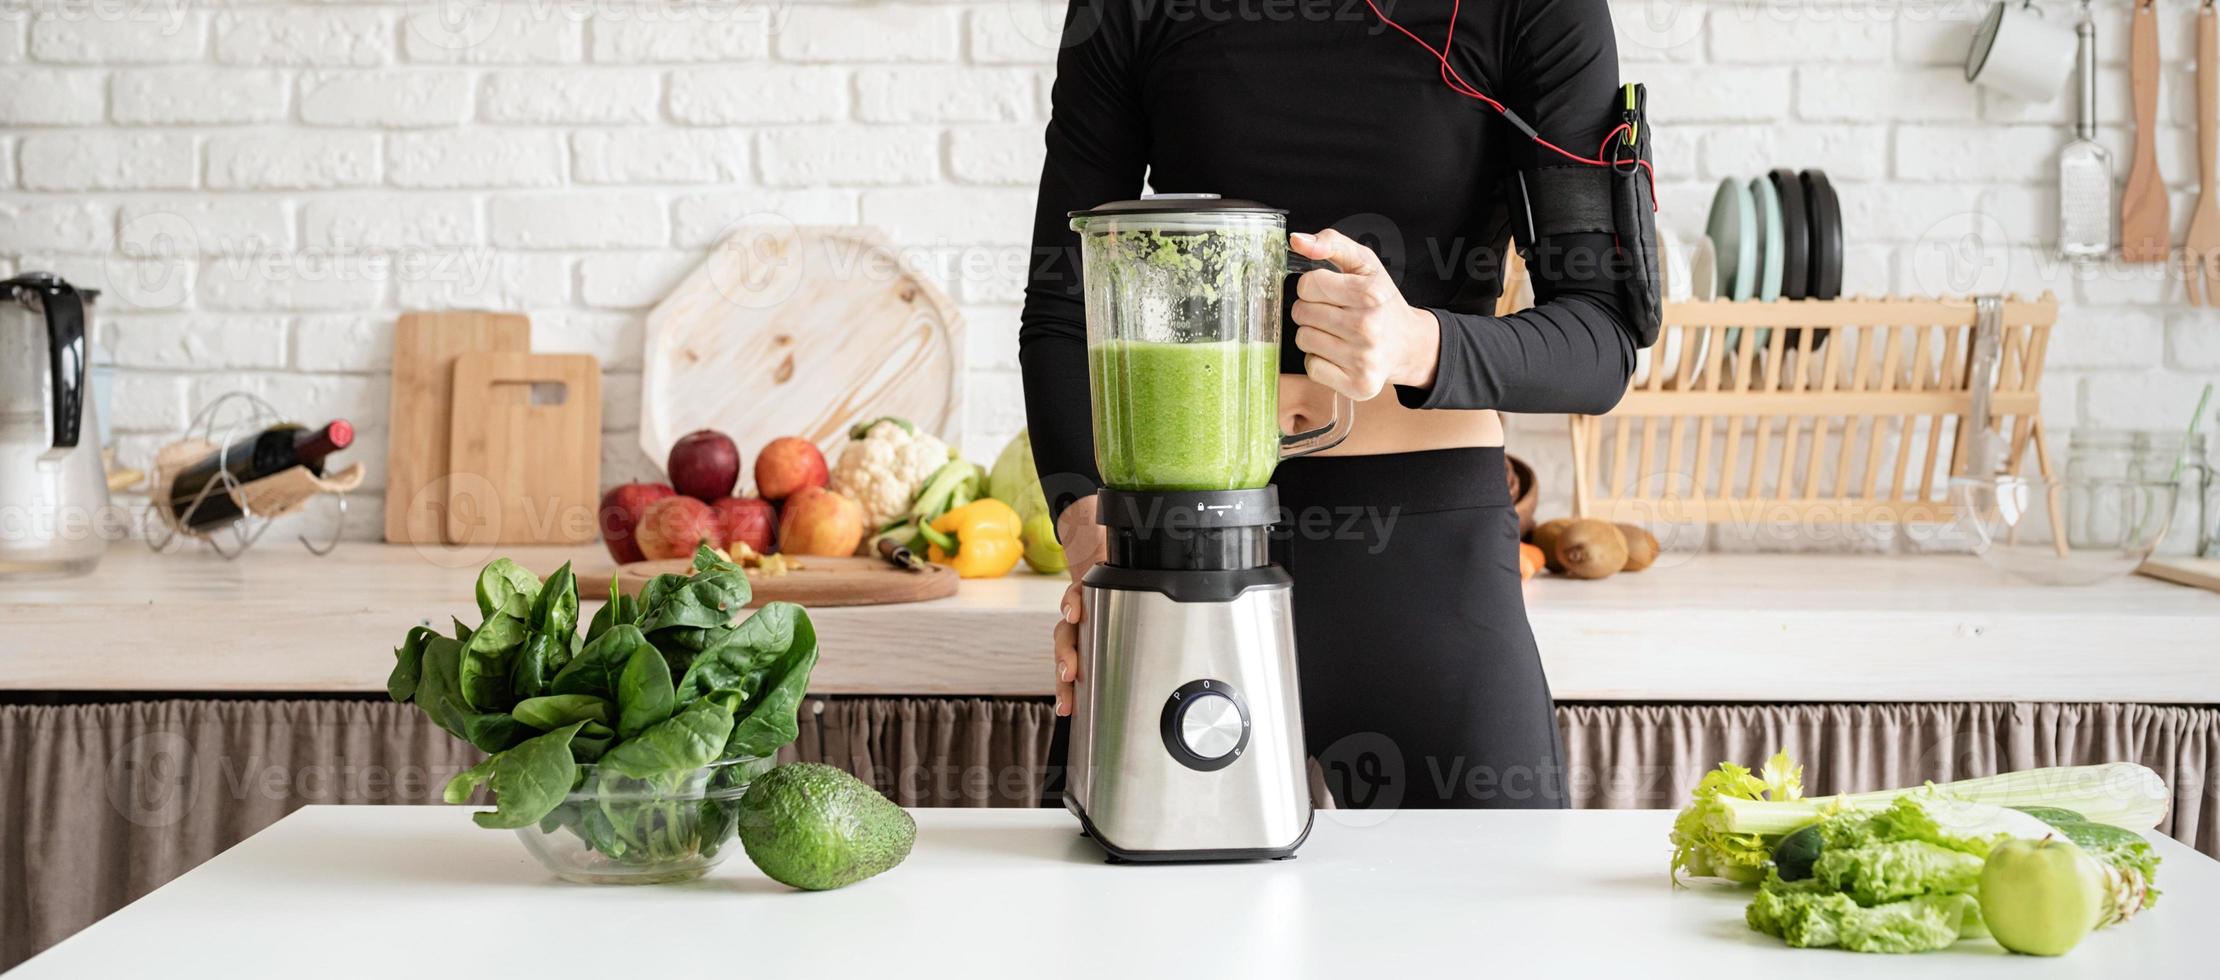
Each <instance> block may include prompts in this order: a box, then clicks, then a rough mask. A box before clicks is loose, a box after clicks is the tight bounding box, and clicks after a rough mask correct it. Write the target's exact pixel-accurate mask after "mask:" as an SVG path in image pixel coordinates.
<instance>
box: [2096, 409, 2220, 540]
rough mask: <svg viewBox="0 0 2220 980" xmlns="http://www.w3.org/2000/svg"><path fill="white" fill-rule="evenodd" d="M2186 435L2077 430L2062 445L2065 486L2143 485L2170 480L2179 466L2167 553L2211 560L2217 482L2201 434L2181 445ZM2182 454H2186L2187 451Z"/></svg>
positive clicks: (2149, 431) (2123, 430)
mask: <svg viewBox="0 0 2220 980" xmlns="http://www.w3.org/2000/svg"><path fill="white" fill-rule="evenodd" d="M2185 435H2186V434H2185V433H2183V432H2179V431H2156V430H2136V429H2075V430H2073V432H2072V434H2070V435H2069V436H2068V437H2067V440H2066V468H2065V482H2068V483H2095V482H2126V483H2145V482H2151V481H2165V480H2169V479H2173V478H2174V477H2173V473H2174V466H2175V461H2176V460H2180V461H2181V476H2180V480H2181V498H2182V499H2181V503H2180V505H2179V507H2180V510H2179V512H2177V513H2176V514H2174V515H2173V517H2174V522H2173V523H2174V533H2173V534H2171V535H2169V537H2168V540H2167V542H2166V544H2165V545H2164V546H2163V547H2164V550H2166V551H2170V552H2171V551H2180V552H2195V553H2196V554H2199V555H2210V554H2212V553H2213V552H2214V549H2215V548H2216V547H2220V540H2216V535H2220V528H2215V527H2214V526H2213V523H2212V519H2211V518H2212V513H2213V504H2214V501H2213V495H2214V491H2215V489H2220V488H2216V486H2215V482H2216V481H2215V479H2214V471H2213V465H2212V462H2211V457H2210V456H2209V455H2208V454H2207V448H2206V447H2207V445H2208V442H2207V440H2206V438H2205V434H2204V433H2202V432H2200V433H2197V434H2196V435H2195V436H2194V437H2190V438H2189V440H2188V441H2187V443H2186V444H2185V443H2184V437H2185ZM2185 450H2186V452H2185Z"/></svg>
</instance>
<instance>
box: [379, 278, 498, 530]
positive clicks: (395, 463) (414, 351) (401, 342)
mask: <svg viewBox="0 0 2220 980" xmlns="http://www.w3.org/2000/svg"><path fill="white" fill-rule="evenodd" d="M531 347H532V323H531V321H530V320H527V319H525V318H524V316H523V315H522V314H518V313H489V312H485V311H481V310H453V311H448V312H442V313H403V314H401V318H400V319H399V320H398V321H395V323H394V324H393V415H392V423H391V424H390V425H388V426H387V427H386V439H387V443H386V457H385V539H386V540H387V541H389V542H392V543H394V544H404V543H417V544H439V543H440V542H441V541H442V540H444V535H445V534H446V526H447V517H446V510H447V489H446V486H445V481H446V476H447V430H448V429H449V428H450V426H451V424H452V420H453V417H454V416H453V412H452V411H451V409H452V407H453V406H452V394H451V389H452V387H453V385H454V377H455V358H456V357H458V356H460V355H462V354H463V353H465V352H467V351H512V352H517V353H522V352H524V351H526V350H530V349H531Z"/></svg>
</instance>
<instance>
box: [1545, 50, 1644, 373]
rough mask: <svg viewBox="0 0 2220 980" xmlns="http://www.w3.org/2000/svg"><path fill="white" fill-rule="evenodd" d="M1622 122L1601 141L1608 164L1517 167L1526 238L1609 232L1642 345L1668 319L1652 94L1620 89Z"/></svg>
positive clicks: (1613, 263)
mask: <svg viewBox="0 0 2220 980" xmlns="http://www.w3.org/2000/svg"><path fill="white" fill-rule="evenodd" d="M1619 91H1620V98H1621V103H1620V106H1619V110H1618V111H1619V113H1620V125H1619V127H1618V131H1617V133H1616V134H1615V135H1613V136H1612V138H1611V139H1610V141H1609V142H1608V143H1607V144H1606V145H1605V146H1604V149H1603V154H1604V155H1603V156H1602V158H1601V159H1602V161H1603V162H1604V163H1605V165H1604V166H1595V165H1593V164H1581V163H1570V162H1568V163H1566V164H1564V165H1563V166H1549V167H1539V168H1536V169H1533V170H1527V171H1522V172H1520V173H1519V184H1520V186H1521V187H1522V188H1523V190H1524V191H1525V196H1526V226H1527V241H1528V242H1531V243H1536V244H1539V243H1541V242H1544V241H1547V240H1548V239H1549V238H1551V237H1552V236H1560V235H1577V234H1604V235H1609V236H1611V240H1612V245H1611V253H1610V254H1609V255H1608V256H1606V257H1604V266H1605V268H1604V270H1603V272H1604V274H1605V275H1607V276H1609V277H1611V279H1612V280H1613V281H1615V282H1616V283H1617V284H1618V291H1619V297H1620V299H1621V301H1622V302H1623V303H1624V304H1625V307H1626V311H1627V315H1628V316H1629V317H1630V318H1631V319H1632V321H1633V323H1632V325H1633V327H1634V331H1635V336H1636V338H1637V339H1638V340H1639V344H1638V346H1641V347H1648V346H1650V345H1651V344H1654V343H1656V342H1657V333H1658V330H1659V328H1660V326H1661V325H1662V323H1663V319H1664V308H1663V299H1662V297H1661V296H1660V294H1659V285H1658V282H1659V281H1658V261H1659V256H1658V254H1657V199H1656V196H1655V193H1654V191H1653V187H1652V184H1651V171H1650V166H1651V164H1650V125H1649V119H1648V102H1649V95H1648V92H1647V90H1646V89H1644V88H1643V86H1641V85H1640V84H1628V85H1624V86H1621V87H1620V90H1619Z"/></svg>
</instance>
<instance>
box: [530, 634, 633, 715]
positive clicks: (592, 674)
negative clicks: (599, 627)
mask: <svg viewBox="0 0 2220 980" xmlns="http://www.w3.org/2000/svg"><path fill="white" fill-rule="evenodd" d="M642 648H645V649H649V650H653V649H654V647H652V646H649V645H648V641H647V637H645V636H642V635H640V628H639V627H637V626H633V625H630V624H625V625H622V626H617V627H614V628H612V629H610V630H609V632H607V633H603V634H601V635H600V636H598V637H595V638H594V641H593V642H592V643H588V644H586V648H585V649H583V650H580V651H578V656H576V657H573V658H571V661H570V663H569V664H568V665H567V666H565V667H564V668H563V670H562V673H559V674H556V675H555V681H554V683H553V684H551V685H550V688H551V689H552V690H553V691H554V692H555V693H557V694H591V695H593V696H595V697H597V698H605V699H608V700H615V699H616V696H617V677H618V675H619V674H622V673H623V672H624V665H625V662H626V661H628V660H631V659H632V653H633V651H635V650H639V649H642Z"/></svg>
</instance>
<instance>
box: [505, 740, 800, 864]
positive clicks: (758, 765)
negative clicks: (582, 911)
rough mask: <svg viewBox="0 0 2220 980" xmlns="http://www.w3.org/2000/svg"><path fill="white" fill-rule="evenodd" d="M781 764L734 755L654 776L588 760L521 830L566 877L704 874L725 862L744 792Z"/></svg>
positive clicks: (543, 858)
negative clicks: (550, 805) (556, 800)
mask: <svg viewBox="0 0 2220 980" xmlns="http://www.w3.org/2000/svg"><path fill="white" fill-rule="evenodd" d="M775 764H776V760H773V759H735V760H733V761H731V762H719V763H716V764H713V765H708V766H704V767H702V768H700V769H694V770H690V771H687V772H680V773H673V774H671V775H669V776H662V777H657V778H654V779H633V778H631V777H629V776H621V775H618V774H617V773H616V772H615V771H614V770H605V769H602V768H600V767H597V766H591V765H581V766H579V767H578V783H577V785H576V786H574V787H572V789H571V791H570V795H569V796H567V797H564V799H563V802H562V803H561V804H559V805H557V806H556V807H555V810H554V812H552V813H549V814H548V815H547V816H546V817H544V818H542V819H541V820H540V822H539V824H538V825H537V826H533V827H525V828H523V829H521V830H518V831H517V832H516V835H517V837H518V838H519V839H521V840H523V841H524V848H525V850H528V851H531V852H532V856H533V857H536V858H538V859H539V860H540V863H541V864H542V865H545V866H546V867H547V870H549V871H552V872H554V873H555V876H556V877H558V878H561V879H563V880H565V881H576V882H582V883H585V884H592V885H652V884H661V883H664V882H671V881H687V880H690V879H694V878H699V877H701V876H702V875H705V874H708V873H709V869H711V868H714V867H716V866H717V865H718V864H720V863H722V862H723V861H724V859H725V856H726V855H727V853H728V852H729V851H730V850H731V848H729V847H728V846H727V845H729V844H731V843H732V837H733V828H734V827H735V826H736V824H737V808H738V806H739V803H740V797H741V795H742V794H744V793H746V792H747V791H748V784H749V783H750V782H751V781H753V780H754V779H755V777H757V776H759V775H762V774H763V773H765V772H767V771H769V770H770V768H771V767H772V766H773V765H775Z"/></svg>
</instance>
